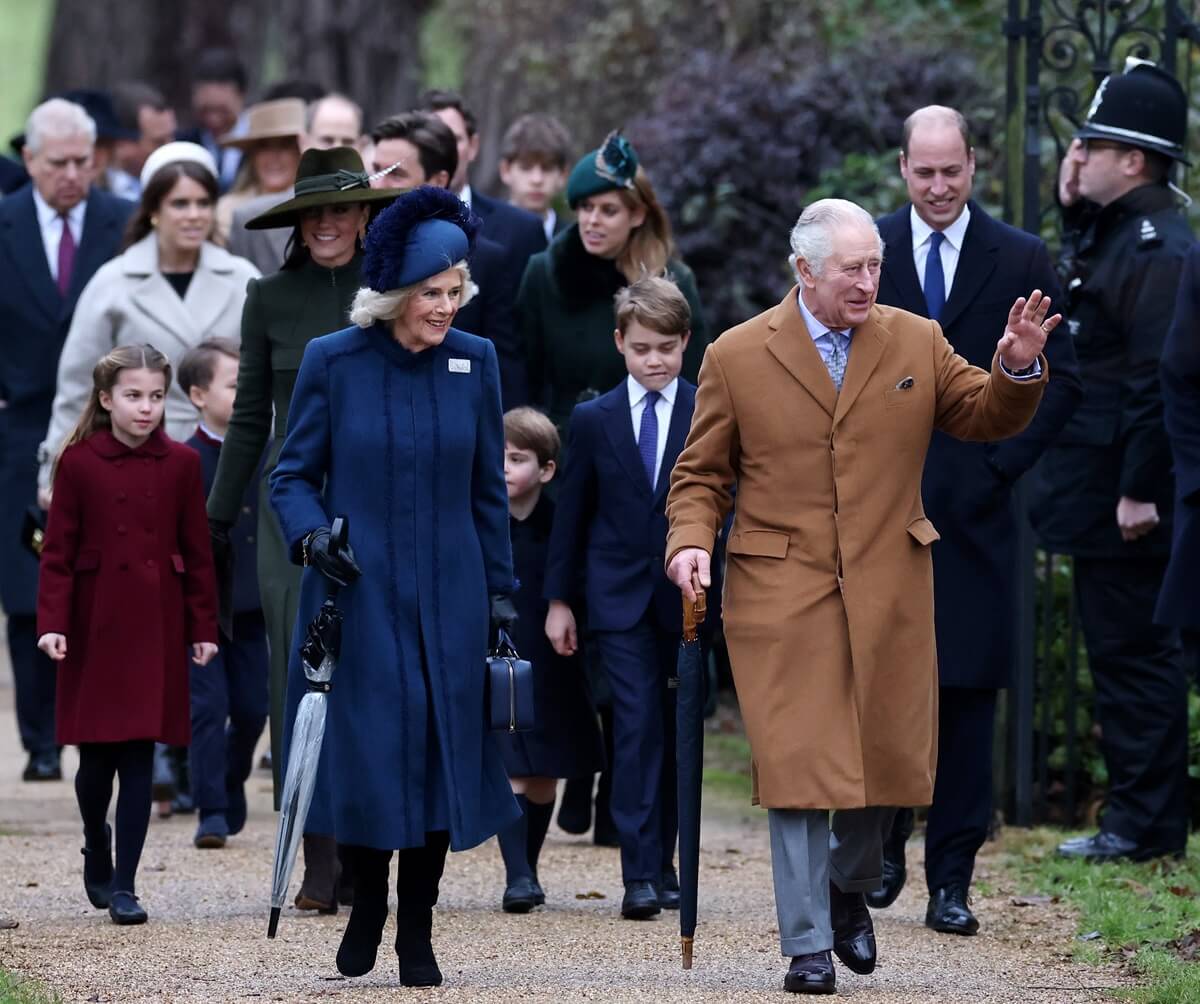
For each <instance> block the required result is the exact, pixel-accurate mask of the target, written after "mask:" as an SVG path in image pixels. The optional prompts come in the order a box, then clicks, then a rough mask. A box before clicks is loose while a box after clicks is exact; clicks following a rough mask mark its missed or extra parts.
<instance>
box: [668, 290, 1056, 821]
mask: <svg viewBox="0 0 1200 1004" xmlns="http://www.w3.org/2000/svg"><path fill="white" fill-rule="evenodd" d="M796 297H797V289H796V288H793V289H792V291H791V292H790V293H788V295H787V297H786V298H785V299H784V300H783V302H782V303H780V304H779V306H777V307H774V308H772V309H771V310H768V311H766V312H765V313H762V314H760V315H759V316H757V317H755V318H752V319H751V320H749V321H746V322H745V323H744V324H741V325H738V326H737V327H735V328H732V329H730V330H729V331H727V332H726V333H725V334H723V335H722V336H721V337H720V338H718V339H717V340H716V341H715V342H713V344H712V345H710V346H709V347H708V350H707V352H706V353H705V356H704V364H703V366H702V367H701V369H700V383H699V389H698V391H697V394H696V411H695V415H694V417H693V419H692V427H691V432H690V433H689V435H688V439H687V444H686V446H685V447H684V450H683V452H682V453H681V454H680V456H679V460H678V462H677V463H676V465H675V469H674V473H673V475H672V478H671V492H670V495H669V498H668V503H667V515H668V518H669V520H670V532H669V536H668V539H667V550H666V553H667V555H668V559H667V560H668V561H669V560H670V556H672V555H674V554H675V553H676V552H677V551H679V550H680V549H681V548H684V547H700V548H703V549H704V550H706V551H708V552H709V553H710V554H711V553H712V549H713V542H714V540H715V538H716V534H717V532H718V530H719V528H720V526H721V524H722V521H723V520H724V518H725V516H726V515H727V513H728V512H729V509H730V508H731V507H734V508H735V516H734V522H733V529H732V532H731V534H730V537H729V544H728V548H727V551H728V562H727V567H726V577H725V593H724V607H723V611H724V621H725V636H726V639H727V642H728V645H729V654H730V661H731V663H732V665H733V674H734V682H735V684H736V686H737V692H738V700H739V702H740V704H741V708H742V715H743V719H744V721H745V725H746V731H747V735H748V738H749V740H750V747H751V752H752V756H753V771H754V780H755V799H756V801H758V802H760V803H761V804H762V805H764V806H767V807H768V808H788V809H812V808H825V809H851V808H860V807H862V806H868V805H900V806H911V805H927V804H929V802H930V801H931V800H932V798H933V777H934V769H935V767H936V758H937V680H938V678H937V655H936V650H935V646H934V635H933V565H932V561H931V557H930V546H931V545H932V544H933V543H934V541H936V540H937V539H938V533H937V530H936V529H934V527H933V524H932V523H930V522H929V520H928V519H926V518H925V513H924V510H923V508H922V505H921V472H922V467H923V465H924V462H925V453H926V450H927V449H928V447H929V439H930V435H931V434H932V432H933V430H934V429H940V430H942V431H943V432H946V433H948V434H949V435H952V436H956V437H958V438H959V439H968V440H996V439H1003V438H1004V437H1006V436H1011V435H1014V434H1016V433H1018V432H1020V431H1021V429H1023V428H1024V427H1025V425H1026V424H1027V423H1028V422H1029V420H1030V419H1031V418H1032V417H1033V415H1034V412H1035V411H1036V410H1037V406H1038V402H1039V400H1040V399H1041V396H1042V390H1043V387H1044V386H1045V382H1046V378H1047V376H1048V375H1049V368H1048V366H1047V364H1046V361H1045V358H1044V357H1043V358H1042V359H1041V367H1042V375H1041V379H1039V380H1027V381H1023V382H1018V381H1016V380H1013V379H1011V378H1010V377H1008V376H1006V375H1005V374H1004V373H1003V372H1002V371H1001V369H1000V366H999V362H998V361H997V360H994V361H993V364H992V372H991V374H990V375H989V374H988V373H987V372H986V371H984V370H981V369H978V368H976V367H973V366H971V365H970V364H968V363H967V361H966V360H965V359H963V358H962V357H961V356H958V355H955V353H954V350H953V349H952V348H951V346H950V344H949V343H948V342H947V341H946V339H945V338H944V337H943V335H942V332H941V329H940V328H939V327H938V325H937V324H936V322H933V321H930V320H928V319H926V318H923V317H918V316H917V315H915V314H910V313H908V312H906V311H903V310H898V309H895V308H892V307H881V306H875V307H873V308H872V310H871V314H870V316H869V318H868V320H867V321H866V322H865V323H864V324H862V325H861V326H859V327H858V328H856V329H855V330H854V332H853V335H852V339H851V343H850V353H849V363H848V365H847V368H846V375H845V379H844V382H843V386H842V390H841V392H840V393H838V392H837V391H836V390H835V388H834V385H833V381H832V380H831V379H830V377H829V373H828V371H827V370H826V368H825V364H824V362H823V361H822V359H821V355H820V353H819V351H818V350H817V347H816V345H815V344H814V343H813V340H812V336H811V335H810V334H809V332H808V329H807V327H806V326H805V323H804V320H803V317H802V316H801V314H800V310H799V306H798V304H797V301H796ZM1001 334H1002V332H1000V331H997V332H996V338H997V339H999V337H1000V335H1001ZM735 484H736V486H737V489H736V506H735V500H734V494H733V492H732V489H733V487H734V485H735Z"/></svg>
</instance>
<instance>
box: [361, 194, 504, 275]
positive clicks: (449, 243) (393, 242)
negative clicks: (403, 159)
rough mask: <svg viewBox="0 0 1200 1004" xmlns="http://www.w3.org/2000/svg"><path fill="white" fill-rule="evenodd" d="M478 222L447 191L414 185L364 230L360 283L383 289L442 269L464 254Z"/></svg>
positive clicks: (435, 273)
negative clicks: (364, 244) (361, 280)
mask: <svg viewBox="0 0 1200 1004" xmlns="http://www.w3.org/2000/svg"><path fill="white" fill-rule="evenodd" d="M481 225H482V221H481V220H480V219H479V218H478V217H477V216H474V215H473V214H472V213H471V210H470V209H469V208H468V207H467V205H466V204H465V203H464V202H462V201H461V200H460V199H459V198H457V197H456V196H455V195H454V194H453V193H451V192H450V191H448V190H447V189H445V188H435V187H434V186H432V185H422V186H421V187H420V188H414V189H413V190H412V191H411V192H406V193H405V194H404V195H402V196H400V198H398V199H397V200H396V201H395V202H393V203H392V204H391V205H390V206H388V208H387V209H385V210H384V211H383V212H381V213H380V214H379V216H378V217H376V219H375V222H374V223H372V224H371V228H370V229H369V230H368V231H367V240H366V247H365V252H366V253H365V257H364V259H363V266H362V278H363V282H364V283H365V284H366V285H367V286H369V287H370V288H371V289H373V290H375V291H376V292H377V293H387V292H390V291H391V290H394V289H403V288H404V287H405V286H411V285H413V283H417V282H420V281H421V280H422V279H428V278H429V277H430V276H431V275H437V274H438V273H439V272H444V271H446V269H448V268H450V267H451V266H452V265H454V263H455V262H459V261H462V259H464V258H466V257H467V255H468V254H469V253H470V251H471V248H473V247H474V246H475V235H476V234H477V233H478V232H479V228H480V226H481Z"/></svg>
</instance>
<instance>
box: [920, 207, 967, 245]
mask: <svg viewBox="0 0 1200 1004" xmlns="http://www.w3.org/2000/svg"><path fill="white" fill-rule="evenodd" d="M908 216H909V219H910V220H911V221H912V238H913V242H912V246H913V250H914V251H915V250H916V249H917V248H919V247H921V246H922V245H923V244H924V243H925V242H926V241H928V240H929V237H930V235H931V234H932V233H933V227H931V226H930V225H929V224H928V223H926V222H925V221H924V220H923V219H921V217H920V216H919V215H918V213H917V207H916V206H909V209H908ZM970 222H971V207H970V206H967V205H964V206H963V211H962V212H961V213H959V214H958V219H957V220H955V221H954V222H953V223H951V224H950V226H948V227H946V228H945V229H944V230H943V231H942V236H943V237H945V238H946V243H947V244H949V245H950V246H951V247H952V248H954V250H955V251H961V250H962V245H963V238H964V237H966V235H967V224H968V223H970Z"/></svg>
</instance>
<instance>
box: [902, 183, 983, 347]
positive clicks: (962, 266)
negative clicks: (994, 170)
mask: <svg viewBox="0 0 1200 1004" xmlns="http://www.w3.org/2000/svg"><path fill="white" fill-rule="evenodd" d="M970 205H971V222H970V223H968V224H967V233H966V235H965V236H964V237H963V246H962V250H961V251H960V252H959V253H958V267H957V268H956V269H955V270H954V285H953V286H951V287H950V297H949V299H948V300H946V306H945V307H944V308H943V309H942V316H941V317H940V318H939V319H938V323H940V324H941V326H942V330H943V331H946V330H947V329H949V327H950V325H951V324H953V323H954V322H955V321H956V320H957V319H958V317H959V316H960V315H961V314H962V312H963V311H964V310H965V309H966V308H967V307H969V306H970V305H971V302H972V301H973V300H974V299H975V297H976V296H978V295H979V291H980V290H981V289H982V288H983V286H984V284H985V283H986V282H987V281H988V279H989V278H991V275H992V273H993V272H994V271H995V270H996V258H997V255H998V254H999V251H1000V248H999V245H998V244H997V243H996V241H995V240H994V239H993V232H992V228H991V227H989V226H988V222H989V221H988V220H987V218H986V217H985V216H984V215H983V211H982V210H981V209H980V208H979V207H978V206H976V205H974V204H973V203H971V204H970ZM909 257H910V258H911V255H910V256H909Z"/></svg>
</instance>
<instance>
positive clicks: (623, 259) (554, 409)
mask: <svg viewBox="0 0 1200 1004" xmlns="http://www.w3.org/2000/svg"><path fill="white" fill-rule="evenodd" d="M567 201H568V203H570V206H571V208H572V209H573V210H574V211H575V217H576V220H575V223H574V224H572V225H571V226H570V227H567V228H566V229H565V230H563V231H562V232H561V233H559V234H558V235H557V236H556V237H555V238H554V241H553V242H552V243H551V245H550V247H549V248H547V249H546V250H545V251H543V252H541V253H540V254H536V255H534V256H533V257H532V258H530V259H529V265H528V266H527V267H526V269H525V277H524V279H523V281H522V283H521V289H520V292H519V294H518V296H517V323H518V326H519V330H520V333H521V335H522V337H523V339H524V343H525V352H526V360H527V362H528V366H529V390H530V398H531V400H532V401H533V403H535V404H540V405H541V406H542V407H544V408H545V409H546V411H547V412H548V413H549V415H550V417H551V418H552V419H553V420H554V423H555V424H556V425H557V426H558V427H559V428H560V430H561V429H563V428H565V426H566V422H567V418H568V417H569V416H570V414H571V409H572V408H574V407H575V405H576V404H578V403H579V402H580V401H581V400H587V399H588V398H590V397H595V396H597V395H598V394H602V393H604V392H605V391H607V390H611V389H612V388H613V387H615V386H616V385H617V384H618V383H620V382H621V381H622V380H624V379H625V367H624V364H623V361H622V359H621V356H620V355H619V354H618V353H617V351H616V349H615V348H614V347H613V331H614V330H615V328H616V315H615V313H614V311H613V297H614V296H615V295H616V293H617V291H618V290H620V289H622V288H623V287H625V286H627V285H628V284H629V283H631V282H633V281H634V280H636V279H638V278H640V277H641V276H643V275H662V274H664V273H665V274H666V275H667V276H668V277H669V278H671V279H672V280H674V282H675V283H676V285H678V286H679V288H680V290H681V291H682V292H683V294H684V296H686V297H687V300H688V305H689V306H690V307H691V309H692V337H691V341H690V342H689V343H688V347H687V350H686V352H685V353H684V360H683V376H684V377H686V378H687V379H688V380H691V381H693V382H694V381H695V380H696V378H697V376H698V374H699V372H700V360H701V359H702V358H703V356H704V348H705V346H706V345H707V344H708V337H707V334H706V332H705V327H704V320H703V313H702V311H701V308H700V298H699V295H698V294H697V292H696V280H695V278H694V277H693V276H692V272H691V269H689V268H688V267H687V266H686V265H684V264H683V262H682V261H680V260H679V259H678V258H676V257H675V245H674V242H673V241H672V239H671V224H670V222H669V221H668V219H667V214H666V211H665V210H664V209H663V207H662V205H661V204H660V203H659V201H658V198H657V196H656V195H655V194H654V188H653V186H652V185H651V184H650V179H649V177H648V176H647V174H646V171H645V169H644V168H642V166H641V165H640V164H639V162H638V156H637V152H636V151H635V150H634V148H633V146H632V145H631V144H630V142H629V141H628V140H627V139H626V138H625V137H624V136H622V135H621V134H620V133H619V132H612V133H610V134H609V135H608V137H607V138H606V139H605V141H604V143H602V144H601V146H600V147H599V148H598V149H596V150H592V151H591V152H590V153H587V154H585V155H584V156H583V157H582V158H580V160H579V162H578V163H577V164H576V165H575V167H574V169H573V170H572V171H571V176H570V178H569V180H568V181H567Z"/></svg>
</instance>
